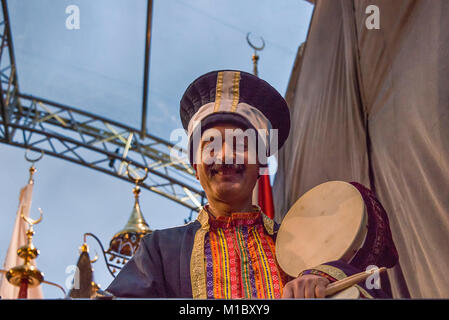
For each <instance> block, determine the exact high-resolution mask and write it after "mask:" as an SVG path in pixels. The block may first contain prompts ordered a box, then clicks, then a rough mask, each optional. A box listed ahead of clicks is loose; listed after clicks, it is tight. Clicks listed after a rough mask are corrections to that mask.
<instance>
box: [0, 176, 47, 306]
mask: <svg viewBox="0 0 449 320" xmlns="http://www.w3.org/2000/svg"><path fill="white" fill-rule="evenodd" d="M32 196H33V184H27V185H26V186H25V187H23V188H22V190H20V198H19V208H18V210H17V214H16V222H15V223H14V230H13V232H12V236H11V241H10V243H9V248H8V252H7V254H6V258H5V263H4V264H3V268H2V269H3V270H9V269H10V268H12V267H15V266H17V265H21V264H23V263H24V260H23V259H22V258H20V257H19V256H18V255H17V249H19V248H20V247H21V246H23V245H25V244H26V242H27V237H26V230H27V229H28V224H27V223H26V222H25V221H24V220H23V219H22V218H21V217H20V215H21V214H23V215H24V216H25V217H29V216H30V207H31V199H32ZM31 264H32V265H35V260H33V261H31ZM18 296H19V287H15V286H13V285H12V284H10V283H9V282H8V280H7V279H6V275H5V274H3V273H1V274H0V297H1V298H2V299H17V297H18ZM43 297H44V296H43V294H42V288H41V286H37V287H36V288H28V299H43Z"/></svg>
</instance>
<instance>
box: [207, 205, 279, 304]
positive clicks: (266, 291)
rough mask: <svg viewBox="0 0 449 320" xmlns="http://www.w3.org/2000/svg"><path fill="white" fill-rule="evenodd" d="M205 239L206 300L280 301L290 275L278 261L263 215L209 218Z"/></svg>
mask: <svg viewBox="0 0 449 320" xmlns="http://www.w3.org/2000/svg"><path fill="white" fill-rule="evenodd" d="M209 225H210V229H209V231H208V232H207V234H206V235H205V239H204V254H205V260H206V261H205V262H206V266H205V267H206V290H207V298H216V299H230V298H232V299H236V298H237V299H238V298H258V299H278V298H281V296H282V288H283V286H284V285H285V283H286V282H287V276H286V275H285V273H283V272H282V270H281V269H280V267H279V266H278V264H277V262H276V256H275V241H274V239H273V236H272V235H270V234H268V232H267V230H266V229H265V226H264V223H263V218H262V213H261V212H260V211H257V212H243V213H233V214H232V215H231V216H230V217H218V218H214V217H213V216H212V215H209Z"/></svg>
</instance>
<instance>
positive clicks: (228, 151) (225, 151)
mask: <svg viewBox="0 0 449 320" xmlns="http://www.w3.org/2000/svg"><path fill="white" fill-rule="evenodd" d="M219 156H220V160H221V163H224V164H235V159H236V154H235V148H234V146H232V145H230V144H228V143H226V142H223V144H222V148H221V154H220V155H219Z"/></svg>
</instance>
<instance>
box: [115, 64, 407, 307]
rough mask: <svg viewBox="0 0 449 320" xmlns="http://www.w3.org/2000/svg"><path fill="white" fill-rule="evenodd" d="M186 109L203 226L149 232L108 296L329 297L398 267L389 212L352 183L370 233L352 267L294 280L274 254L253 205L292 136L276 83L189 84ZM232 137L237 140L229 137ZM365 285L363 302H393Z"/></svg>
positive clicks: (332, 266) (270, 231) (230, 79)
mask: <svg viewBox="0 0 449 320" xmlns="http://www.w3.org/2000/svg"><path fill="white" fill-rule="evenodd" d="M180 113H181V119H182V124H183V126H184V129H186V130H187V132H188V137H189V153H190V161H191V163H192V164H193V167H194V169H195V171H196V177H197V179H198V180H199V181H200V183H201V185H202V187H203V188H204V191H205V193H206V196H207V200H208V204H207V205H205V206H204V207H203V208H202V210H201V211H200V213H199V215H198V217H197V219H196V220H195V221H194V222H192V223H189V224H187V225H184V226H180V227H175V228H170V229H165V230H156V231H154V232H153V233H152V234H149V235H147V236H145V237H144V238H143V239H142V241H141V243H140V246H139V249H138V250H137V252H136V254H135V255H134V256H133V258H132V259H131V260H130V261H129V262H128V263H127V264H126V265H125V267H124V268H123V269H122V271H121V272H120V273H119V274H118V275H117V277H116V278H115V279H114V281H113V282H112V283H111V284H110V286H109V287H108V289H107V291H108V292H110V293H112V294H113V295H115V296H119V297H158V298H163V297H166V298H192V297H193V298H200V299H209V298H224V299H233V298H261V299H277V298H315V297H318V298H321V297H324V295H325V293H324V292H325V287H326V286H327V285H328V284H329V283H331V282H335V281H337V280H341V279H342V278H344V277H346V276H350V275H352V274H355V273H358V272H361V271H364V270H365V268H366V267H367V266H369V265H376V266H379V267H380V266H386V267H391V266H393V265H394V264H395V263H396V262H397V258H398V257H397V252H396V249H395V246H394V244H393V242H392V239H391V233H390V229H389V224H388V219H387V216H386V214H385V211H384V210H383V208H382V206H381V204H380V203H379V202H378V201H377V200H376V198H375V197H374V195H373V194H372V193H371V192H370V191H369V190H368V189H366V188H364V187H363V186H362V185H360V184H357V183H352V184H353V185H354V186H355V187H356V188H357V189H358V190H359V191H360V193H361V194H362V196H363V199H364V201H365V206H366V208H367V212H368V234H367V237H366V239H365V242H364V244H363V247H362V248H361V249H360V250H359V251H358V252H357V254H356V255H355V257H354V258H353V259H352V261H351V263H350V264H348V263H345V262H342V261H333V262H328V263H325V264H322V265H319V266H316V267H315V268H313V269H310V270H306V271H304V272H302V273H301V274H300V275H299V276H298V277H296V278H294V279H293V278H291V277H289V276H287V275H286V274H285V273H284V272H283V271H282V270H281V268H280V267H279V265H278V263H277V261H276V255H275V240H276V233H277V230H278V225H277V224H276V223H275V222H274V221H273V220H271V219H270V218H268V217H267V216H266V215H265V214H264V213H263V212H261V211H260V209H259V208H258V207H257V206H254V205H253V204H252V192H253V189H254V186H255V184H256V181H257V179H258V178H259V176H260V175H259V169H260V167H261V166H263V165H264V164H266V156H269V155H271V154H274V153H275V152H276V151H277V149H278V148H281V147H282V145H283V144H284V142H285V140H286V139H287V137H288V134H289V130H290V113H289V109H288V107H287V104H286V102H285V100H284V99H283V98H282V96H281V95H280V94H279V93H278V92H277V91H276V90H275V89H274V88H273V87H272V86H270V85H269V84H268V83H267V82H265V81H264V80H262V79H260V78H258V77H255V76H254V75H251V74H249V73H246V72H242V71H233V70H224V71H214V72H210V73H207V74H205V75H203V76H201V77H199V78H198V79H196V80H195V81H194V82H193V83H192V84H191V85H190V86H189V87H188V88H187V90H186V92H185V93H184V96H183V97H182V99H181V110H180ZM239 129H240V130H239ZM247 129H252V130H253V132H256V136H257V139H256V144H255V145H256V147H254V143H250V140H251V139H250V138H249V137H248V135H247V136H245V137H246V138H245V137H244V139H240V140H239V135H240V136H241V134H242V132H243V133H244V134H245V133H248V132H250V131H251V130H249V131H246V130H247ZM229 132H232V133H233V134H235V135H234V138H232V139H226V137H229V134H228V133H229ZM236 133H237V134H236ZM293 138H294V137H293ZM229 140H231V141H229ZM238 140H239V141H240V142H238ZM276 140H277V141H276ZM234 141H235V142H236V143H235V147H234ZM242 141H243V143H242ZM276 143H277V145H276ZM256 150H267V153H264V152H260V151H259V152H257V151H256ZM229 159H231V160H230V161H229ZM239 161H240V162H239ZM311 169H312V168H311ZM317 250H319V249H318V248H317ZM357 288H358V289H359V291H360V294H361V296H362V297H385V294H384V293H383V291H382V290H379V289H377V290H376V289H373V290H370V289H368V288H366V287H365V286H364V285H363V284H359V285H358V286H357Z"/></svg>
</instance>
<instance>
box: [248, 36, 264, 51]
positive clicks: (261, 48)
mask: <svg viewBox="0 0 449 320" xmlns="http://www.w3.org/2000/svg"><path fill="white" fill-rule="evenodd" d="M250 34H251V32H248V33H247V34H246V41H247V42H248V44H249V46H250V47H251V48H253V49H254V50H255V51H261V50H263V49H264V48H265V40H264V39H263V38H262V37H260V40H262V45H261V46H259V47H258V46H256V45H255V44H254V43H252V42H251V40H250V39H249V36H250Z"/></svg>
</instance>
